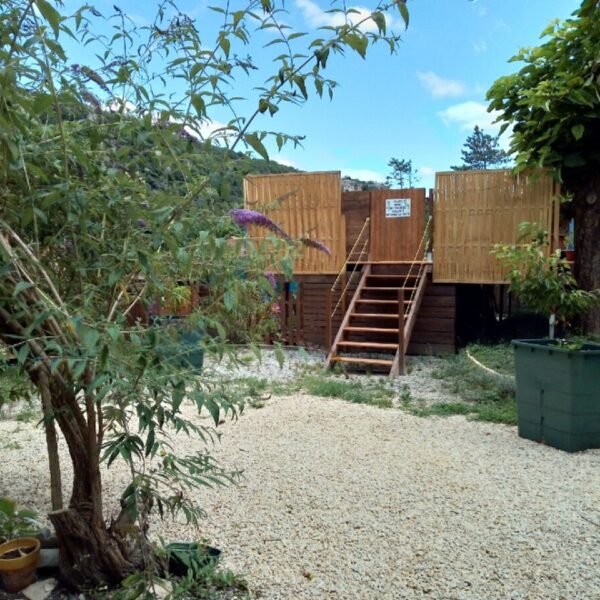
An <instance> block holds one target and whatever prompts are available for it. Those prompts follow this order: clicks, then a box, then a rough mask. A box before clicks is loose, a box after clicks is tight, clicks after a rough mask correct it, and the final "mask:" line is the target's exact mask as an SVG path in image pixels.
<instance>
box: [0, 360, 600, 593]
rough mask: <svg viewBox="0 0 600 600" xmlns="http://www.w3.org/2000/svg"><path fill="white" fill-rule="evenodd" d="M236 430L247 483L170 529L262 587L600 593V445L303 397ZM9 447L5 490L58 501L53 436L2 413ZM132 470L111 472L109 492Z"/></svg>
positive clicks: (228, 448) (230, 457)
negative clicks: (50, 447) (197, 521)
mask: <svg viewBox="0 0 600 600" xmlns="http://www.w3.org/2000/svg"><path fill="white" fill-rule="evenodd" d="M418 364H421V363H418ZM260 369H267V367H266V366H265V367H260ZM260 369H259V368H256V369H253V375H258V373H261V372H262V371H261V370H260ZM427 369H428V367H427V365H425V366H423V364H421V367H420V368H419V369H416V368H415V369H413V373H414V377H415V378H420V377H423V378H425V379H427ZM411 377H412V375H411ZM407 381H408V380H407ZM409 385H410V386H411V393H412V392H413V391H414V394H415V395H418V393H419V388H418V385H417V384H416V383H415V382H413V381H412V380H411V383H410V384H409ZM430 385H432V384H431V383H430ZM413 386H414V389H413ZM430 393H431V394H433V393H439V389H438V390H437V392H435V391H431V392H430ZM220 429H221V431H222V443H221V444H220V445H219V446H217V447H216V449H215V455H216V456H217V457H218V458H219V459H220V461H221V462H222V464H224V465H225V466H228V467H231V468H236V469H243V470H244V473H245V475H244V478H243V480H242V482H241V484H240V485H239V486H237V487H232V488H221V489H218V490H208V491H207V492H204V493H203V495H202V497H201V501H202V503H203V505H204V506H205V507H206V509H207V512H208V518H207V520H206V521H205V522H203V524H202V530H201V531H199V532H196V531H191V530H190V529H189V528H187V527H185V526H183V525H181V524H178V523H165V524H162V525H161V526H160V528H156V529H155V530H154V531H155V533H159V532H160V533H161V534H162V535H164V536H165V537H167V538H168V539H192V538H194V537H196V536H202V537H205V538H206V539H208V540H209V541H210V542H211V543H212V544H214V545H217V546H218V547H220V548H222V549H223V551H224V558H223V564H224V566H226V567H228V568H230V569H232V570H233V571H234V572H236V573H238V574H241V575H243V576H245V577H246V578H247V580H248V582H249V584H250V586H251V589H252V590H253V593H254V594H255V595H256V596H260V597H262V598H268V599H278V598H282V599H283V598H286V599H288V598H289V599H303V598H306V599H309V598H310V599H313V598H348V599H350V598H357V599H362V598H369V599H370V598H373V599H380V598H390V599H392V598H393V599H396V598H398V599H400V598H410V599H413V598H414V599H417V598H434V599H436V600H437V599H456V600H459V599H473V600H485V599H513V600H521V599H523V600H525V599H527V600H534V599H539V600H542V599H543V600H552V599H555V600H559V599H564V600H578V599H582V600H588V599H590V600H598V599H600V553H599V552H598V550H599V548H600V451H599V450H593V451H587V452H582V453H579V454H567V453H564V452H560V451H557V450H554V449H552V448H548V447H545V446H543V445H540V444H535V443H532V442H528V441H526V440H521V439H520V438H518V437H517V434H516V429H515V428H514V427H507V426H501V425H493V424H486V423H479V422H474V421H467V420H466V419H464V418H463V417H451V418H446V419H441V418H427V419H421V418H418V417H414V416H412V415H410V414H407V413H405V412H402V411H400V410H395V409H387V410H386V409H378V408H374V407H370V406H364V405H355V404H349V403H345V402H342V401H338V400H326V399H322V398H315V397H310V396H307V395H302V394H298V395H294V396H290V397H286V398H272V399H271V400H269V401H268V402H267V404H266V406H265V407H264V408H261V409H250V410H248V411H247V412H245V413H244V414H243V415H242V416H241V418H240V419H239V420H238V421H236V422H227V423H225V424H224V425H223V426H222V427H220ZM7 440H10V442H11V444H12V445H14V444H15V443H16V444H17V445H20V446H21V448H20V449H17V448H11V447H10V446H11V444H9V443H7ZM195 447H199V444H196V443H195V442H191V443H190V442H188V441H186V442H185V448H186V450H187V451H193V450H194V448H195ZM0 448H1V456H2V462H1V463H0V495H1V494H5V493H9V494H10V495H12V496H14V497H16V499H18V500H19V501H21V502H22V503H27V504H28V505H29V506H31V503H32V500H33V503H34V505H35V508H37V509H38V510H40V511H42V512H43V511H44V510H46V509H47V506H48V503H49V500H48V497H47V472H46V465H45V462H44V461H43V460H40V456H42V455H43V435H42V434H41V432H40V431H39V430H35V429H34V428H33V426H32V425H26V424H17V423H15V422H14V421H11V420H5V421H0ZM25 465H26V466H27V470H26V471H25V472H24V469H23V467H24V466H25ZM124 478H125V474H124V473H123V472H120V471H119V470H118V469H111V473H110V474H109V475H108V477H107V479H106V486H107V488H108V495H110V490H111V488H112V489H113V490H114V493H117V492H118V491H119V490H120V489H121V485H122V484H123V481H124ZM68 483H69V482H68V481H67V482H65V487H66V489H68V488H67V486H68Z"/></svg>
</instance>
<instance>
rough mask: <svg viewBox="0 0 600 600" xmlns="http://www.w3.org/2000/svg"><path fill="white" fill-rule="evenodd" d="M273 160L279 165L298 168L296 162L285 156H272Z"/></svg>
mask: <svg viewBox="0 0 600 600" xmlns="http://www.w3.org/2000/svg"><path fill="white" fill-rule="evenodd" d="M273 160H274V161H276V162H278V163H279V164H280V165H285V166H286V167H293V168H294V169H300V167H299V166H298V163H297V162H294V161H293V160H291V159H289V158H285V156H274V157H273Z"/></svg>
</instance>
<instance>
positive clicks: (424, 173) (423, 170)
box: [419, 165, 436, 177]
mask: <svg viewBox="0 0 600 600" xmlns="http://www.w3.org/2000/svg"><path fill="white" fill-rule="evenodd" d="M435 173H436V171H435V169H434V168H433V167H428V166H427V165H423V166H422V167H419V175H421V177H433V176H434V175H435Z"/></svg>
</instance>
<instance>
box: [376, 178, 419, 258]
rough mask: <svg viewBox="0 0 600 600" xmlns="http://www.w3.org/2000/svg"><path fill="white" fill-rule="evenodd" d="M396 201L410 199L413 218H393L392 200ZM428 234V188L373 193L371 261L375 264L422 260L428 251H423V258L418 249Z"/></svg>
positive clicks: (411, 216)
mask: <svg viewBox="0 0 600 600" xmlns="http://www.w3.org/2000/svg"><path fill="white" fill-rule="evenodd" d="M392 199H409V200H410V205H409V206H410V216H407V217H394V216H391V215H390V204H389V201H390V200H392ZM386 210H387V216H386ZM424 231H425V188H413V189H407V190H374V191H372V192H371V240H370V247H371V251H370V255H369V260H371V261H374V262H385V261H402V260H415V259H416V260H422V258H423V254H424V252H425V249H424V248H423V247H422V248H421V251H419V256H417V250H418V248H419V245H420V244H421V240H422V239H423V233H424Z"/></svg>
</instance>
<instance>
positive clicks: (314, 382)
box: [302, 375, 394, 408]
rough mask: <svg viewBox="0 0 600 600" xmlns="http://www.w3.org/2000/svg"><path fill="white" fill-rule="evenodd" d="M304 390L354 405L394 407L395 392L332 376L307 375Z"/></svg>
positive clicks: (314, 394)
mask: <svg viewBox="0 0 600 600" xmlns="http://www.w3.org/2000/svg"><path fill="white" fill-rule="evenodd" d="M302 389H304V390H305V391H306V392H307V393H308V394H311V395H313V396H319V397H322V398H339V399H340V400H346V401H347V402H353V403H354V404H369V405H371V406H377V407H379V408H391V407H392V406H393V403H392V397H393V395H394V394H393V392H392V391H391V390H389V389H387V388H385V387H384V386H383V385H381V384H379V385H378V384H377V383H375V384H365V383H362V382H360V381H357V380H355V379H353V380H351V381H350V380H345V379H338V378H336V377H330V376H318V375H305V376H304V377H303V378H302Z"/></svg>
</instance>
